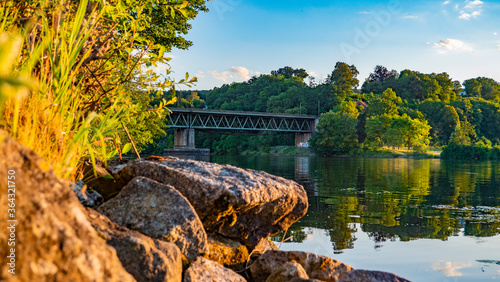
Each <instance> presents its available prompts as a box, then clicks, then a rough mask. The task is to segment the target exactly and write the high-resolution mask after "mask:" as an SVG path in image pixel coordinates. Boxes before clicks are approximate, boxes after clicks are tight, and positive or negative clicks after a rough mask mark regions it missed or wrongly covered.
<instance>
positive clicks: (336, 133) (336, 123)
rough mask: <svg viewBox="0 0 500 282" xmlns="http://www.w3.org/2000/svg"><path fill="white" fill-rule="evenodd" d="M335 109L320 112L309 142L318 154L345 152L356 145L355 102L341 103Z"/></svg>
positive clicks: (356, 115) (356, 112)
mask: <svg viewBox="0 0 500 282" xmlns="http://www.w3.org/2000/svg"><path fill="white" fill-rule="evenodd" d="M336 110H337V111H336V112H334V111H330V112H327V113H324V114H321V116H320V118H319V123H318V125H317V127H316V129H317V132H316V134H314V136H313V137H312V138H311V140H310V142H309V143H310V146H311V149H312V150H313V151H314V152H316V153H318V154H321V155H338V154H345V153H348V152H349V151H351V150H352V149H354V148H356V147H357V146H358V136H357V133H356V123H357V117H358V115H359V112H358V111H357V109H356V103H355V102H347V103H343V104H342V105H340V106H339V107H338V108H336Z"/></svg>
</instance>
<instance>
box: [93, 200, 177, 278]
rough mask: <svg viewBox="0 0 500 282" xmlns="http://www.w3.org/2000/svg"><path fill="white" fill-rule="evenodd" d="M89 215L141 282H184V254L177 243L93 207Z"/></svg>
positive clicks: (101, 234)
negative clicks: (119, 221)
mask: <svg viewBox="0 0 500 282" xmlns="http://www.w3.org/2000/svg"><path fill="white" fill-rule="evenodd" d="M87 218H88V219H89V221H90V223H91V224H92V226H93V227H94V229H95V230H96V231H97V232H98V234H99V236H101V237H104V239H105V240H106V242H107V243H108V245H110V246H112V247H113V248H114V249H115V250H116V253H117V254H118V258H120V261H121V262H122V265H123V267H125V269H126V270H127V271H128V272H129V273H130V274H132V276H134V278H135V279H137V281H173V282H175V281H178V282H180V281H182V254H181V251H180V250H179V248H178V247H177V246H176V245H174V244H172V243H168V242H164V241H161V240H155V239H151V238H149V237H147V236H145V235H142V234H141V233H139V232H136V231H133V230H129V229H127V228H125V227H123V226H119V225H118V224H116V223H114V222H112V221H111V220H109V219H108V218H107V217H106V216H104V215H102V214H100V213H98V212H97V211H95V210H93V209H90V208H87Z"/></svg>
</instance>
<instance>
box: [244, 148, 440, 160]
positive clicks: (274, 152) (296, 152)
mask: <svg viewBox="0 0 500 282" xmlns="http://www.w3.org/2000/svg"><path fill="white" fill-rule="evenodd" d="M441 151H442V150H441V149H438V148H432V149H430V150H429V151H427V152H425V153H421V152H416V151H413V150H407V149H391V148H383V149H380V150H378V151H368V150H362V149H357V150H354V151H352V152H351V153H350V154H345V155H337V156H336V157H342V158H422V159H426V158H429V159H436V158H439V157H440V155H441ZM241 155H242V156H315V155H316V154H315V153H314V152H312V150H311V149H309V148H300V147H291V146H277V147H267V148H263V149H261V150H258V151H255V150H246V151H243V152H242V153H241Z"/></svg>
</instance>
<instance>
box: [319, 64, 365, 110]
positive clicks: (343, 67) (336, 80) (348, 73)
mask: <svg viewBox="0 0 500 282" xmlns="http://www.w3.org/2000/svg"><path fill="white" fill-rule="evenodd" d="M358 74H359V71H358V70H357V69H356V67H355V66H354V65H348V64H346V63H344V62H337V63H336V64H335V68H334V70H333V71H332V74H331V75H328V77H327V79H326V82H327V84H331V85H333V88H332V92H333V94H334V95H335V96H336V97H337V102H342V101H343V100H344V99H345V98H346V97H348V96H350V95H351V94H352V93H353V89H354V88H356V87H357V86H358V85H359V80H358V79H357V76H358Z"/></svg>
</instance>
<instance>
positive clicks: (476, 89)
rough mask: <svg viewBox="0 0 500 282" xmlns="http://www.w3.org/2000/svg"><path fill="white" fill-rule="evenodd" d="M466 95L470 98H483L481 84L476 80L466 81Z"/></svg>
mask: <svg viewBox="0 0 500 282" xmlns="http://www.w3.org/2000/svg"><path fill="white" fill-rule="evenodd" d="M464 87H465V93H466V94H467V96H469V97H481V87H482V85H481V83H480V82H479V81H478V80H477V79H475V78H472V79H468V80H466V81H464Z"/></svg>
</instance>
